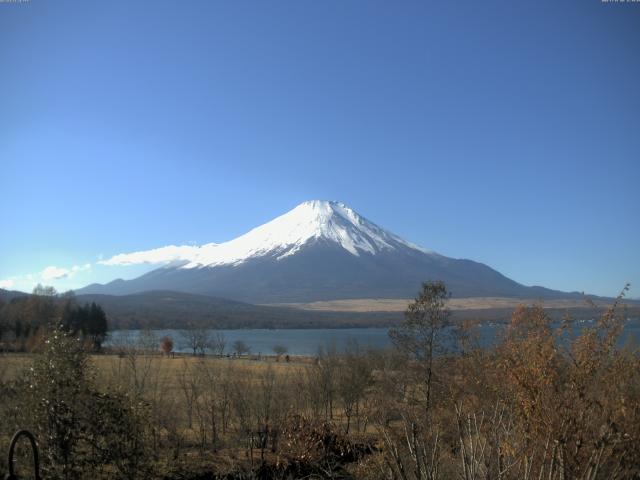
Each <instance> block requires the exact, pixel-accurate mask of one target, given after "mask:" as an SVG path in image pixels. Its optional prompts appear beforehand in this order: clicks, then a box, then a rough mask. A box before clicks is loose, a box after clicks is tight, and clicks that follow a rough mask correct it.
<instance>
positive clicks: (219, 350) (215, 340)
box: [210, 331, 227, 357]
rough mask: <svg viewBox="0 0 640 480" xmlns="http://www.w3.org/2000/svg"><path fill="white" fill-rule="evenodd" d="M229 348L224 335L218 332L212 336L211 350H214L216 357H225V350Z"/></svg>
mask: <svg viewBox="0 0 640 480" xmlns="http://www.w3.org/2000/svg"><path fill="white" fill-rule="evenodd" d="M226 346H227V339H226V338H225V336H224V333H222V332H220V331H216V332H215V333H214V334H213V335H211V343H210V348H211V350H213V353H214V355H217V356H219V357H221V356H223V355H224V349H225V348H226Z"/></svg>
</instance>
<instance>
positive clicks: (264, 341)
mask: <svg viewBox="0 0 640 480" xmlns="http://www.w3.org/2000/svg"><path fill="white" fill-rule="evenodd" d="M592 325H593V321H591V320H585V321H581V322H575V323H574V324H573V331H574V334H576V333H578V331H579V330H580V329H581V328H584V327H588V326H592ZM502 328H504V325H502V324H493V323H486V324H483V325H482V326H480V327H479V330H478V336H479V340H480V343H481V344H482V345H485V346H486V345H491V343H493V342H494V341H495V340H496V338H497V337H498V335H499V332H500V330H501V329H502ZM218 332H222V333H223V334H224V337H225V340H226V345H227V348H226V352H228V353H231V352H232V346H231V345H232V344H233V342H235V341H237V340H242V341H243V342H245V343H246V344H247V345H248V346H249V347H250V348H251V353H252V354H262V355H273V347H274V345H283V346H285V347H287V349H288V353H289V354H291V355H315V354H317V353H318V349H319V348H320V347H323V348H327V347H329V346H333V345H335V347H336V349H337V350H343V349H344V348H345V346H347V344H348V343H349V342H352V341H354V340H355V341H357V342H358V345H359V346H360V347H362V348H370V347H371V348H385V347H388V346H390V345H391V341H390V340H389V336H388V329H386V328H344V329H329V328H326V329H246V330H218ZM139 334H140V331H139V330H115V331H113V332H111V334H110V337H109V339H108V340H107V342H105V346H109V345H115V344H120V343H122V342H123V341H125V340H126V342H135V341H136V340H137V338H138V336H139ZM153 334H154V335H155V336H156V337H157V338H158V339H159V338H162V337H163V336H165V335H166V336H169V337H171V338H172V339H173V342H174V351H176V352H190V349H189V348H188V346H187V345H186V342H185V341H184V339H183V337H182V335H181V333H180V330H153ZM638 340H640V319H631V320H628V321H627V322H626V324H625V328H624V331H623V334H622V335H621V338H620V341H619V343H620V344H625V343H626V342H628V341H635V342H637V341H638Z"/></svg>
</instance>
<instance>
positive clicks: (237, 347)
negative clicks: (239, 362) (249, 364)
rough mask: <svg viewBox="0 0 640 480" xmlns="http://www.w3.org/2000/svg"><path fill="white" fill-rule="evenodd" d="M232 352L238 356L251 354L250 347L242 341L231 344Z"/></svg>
mask: <svg viewBox="0 0 640 480" xmlns="http://www.w3.org/2000/svg"><path fill="white" fill-rule="evenodd" d="M233 351H234V352H236V354H237V355H238V356H242V355H244V354H248V353H249V352H251V347H249V345H247V344H246V343H245V342H243V341H242V340H236V341H235V342H233Z"/></svg>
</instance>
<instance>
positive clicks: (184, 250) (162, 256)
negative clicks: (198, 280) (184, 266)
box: [98, 245, 201, 266]
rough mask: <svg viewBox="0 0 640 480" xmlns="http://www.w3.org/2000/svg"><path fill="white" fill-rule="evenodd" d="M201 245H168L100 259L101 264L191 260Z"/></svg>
mask: <svg viewBox="0 0 640 480" xmlns="http://www.w3.org/2000/svg"><path fill="white" fill-rule="evenodd" d="M200 248H201V247H198V246H193V245H182V246H176V245H169V246H168V247H161V248H154V249H152V250H144V251H140V252H133V253H121V254H119V255H114V256H113V257H111V258H109V259H107V260H100V261H99V262H98V263H100V264H101V265H110V266H114V265H139V264H145V263H146V264H163V263H171V262H178V261H191V260H192V259H193V258H195V257H196V255H197V254H198V252H199V250H200Z"/></svg>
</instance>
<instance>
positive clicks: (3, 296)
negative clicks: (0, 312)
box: [0, 288, 29, 302]
mask: <svg viewBox="0 0 640 480" xmlns="http://www.w3.org/2000/svg"><path fill="white" fill-rule="evenodd" d="M28 295H29V294H28V293H24V292H19V291H17V290H3V289H2V288H0V300H1V301H3V302H10V301H11V300H13V299H14V298H18V297H26V296H28Z"/></svg>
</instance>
